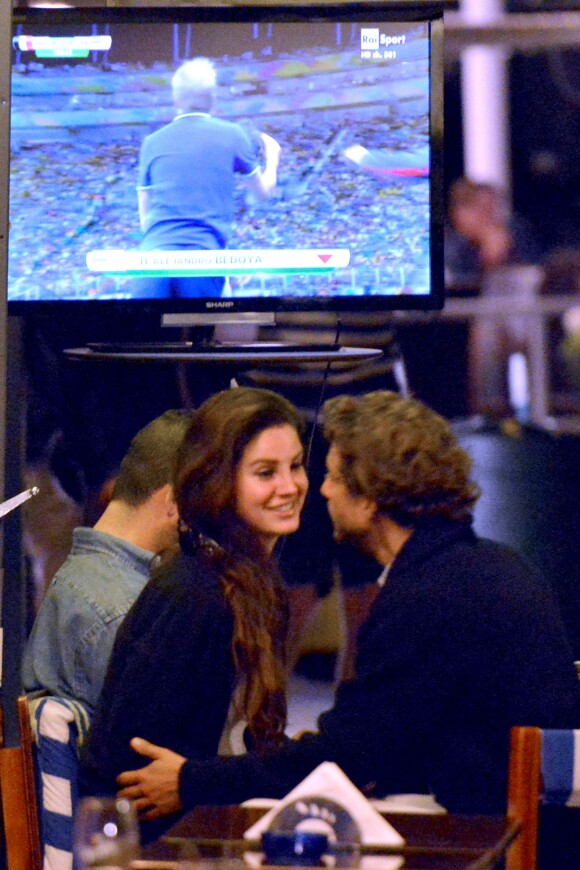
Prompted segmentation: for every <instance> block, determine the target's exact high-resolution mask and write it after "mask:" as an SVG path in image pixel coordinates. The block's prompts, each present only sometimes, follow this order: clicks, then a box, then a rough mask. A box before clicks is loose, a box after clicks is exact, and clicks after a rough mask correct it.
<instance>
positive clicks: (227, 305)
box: [205, 301, 234, 308]
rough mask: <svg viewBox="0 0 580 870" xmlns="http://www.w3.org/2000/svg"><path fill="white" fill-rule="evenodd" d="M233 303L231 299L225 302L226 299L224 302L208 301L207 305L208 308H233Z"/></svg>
mask: <svg viewBox="0 0 580 870" xmlns="http://www.w3.org/2000/svg"><path fill="white" fill-rule="evenodd" d="M233 304H234V303H233V302H231V301H229V302H225V301H224V302H206V303H205V307H206V308H232V307H233Z"/></svg>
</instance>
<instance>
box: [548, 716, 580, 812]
mask: <svg viewBox="0 0 580 870" xmlns="http://www.w3.org/2000/svg"><path fill="white" fill-rule="evenodd" d="M542 778H543V785H544V787H543V802H544V803H550V804H560V805H562V806H567V807H580V730H576V731H559V730H556V729H549V730H545V731H542Z"/></svg>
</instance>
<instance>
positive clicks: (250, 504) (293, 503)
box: [235, 423, 308, 552]
mask: <svg viewBox="0 0 580 870" xmlns="http://www.w3.org/2000/svg"><path fill="white" fill-rule="evenodd" d="M307 491H308V478H307V477H306V470H305V468H304V450H303V447H302V443H301V441H300V438H299V436H298V433H297V432H296V430H295V429H294V428H293V427H292V426H290V425H289V424H288V423H284V424H283V425H281V426H271V427H270V428H268V429H264V430H263V431H262V432H260V433H259V435H256V437H255V438H253V439H252V440H251V441H250V443H249V444H248V446H247V447H246V449H245V450H244V452H243V454H242V458H241V460H240V463H239V465H238V467H237V470H236V487H235V493H236V512H237V514H238V516H239V517H240V518H241V519H242V520H244V522H245V523H247V524H248V525H249V526H250V527H251V528H253V529H254V531H255V532H256V533H257V535H258V536H259V537H260V538H261V540H262V542H263V544H264V546H265V547H266V549H267V550H268V551H269V552H271V551H272V549H273V547H274V544H275V543H276V541H277V540H278V538H279V537H280V535H289V534H291V533H292V532H295V531H296V530H297V529H298V526H299V525H300V514H301V512H302V508H303V506H304V499H305V498H306V493H307Z"/></svg>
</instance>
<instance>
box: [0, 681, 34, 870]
mask: <svg viewBox="0 0 580 870" xmlns="http://www.w3.org/2000/svg"><path fill="white" fill-rule="evenodd" d="M17 707H18V726H19V731H20V746H15V747H12V746H11V747H7V746H5V744H4V716H3V712H2V710H1V709H0V794H1V797H2V820H3V833H4V853H5V858H6V864H7V867H8V870H42V846H41V839H40V824H39V818H38V799H37V793H36V777H35V770H34V755H33V744H34V740H33V736H32V729H31V727H30V715H29V711H28V699H27V698H26V697H25V696H22V697H20V698H18V701H17Z"/></svg>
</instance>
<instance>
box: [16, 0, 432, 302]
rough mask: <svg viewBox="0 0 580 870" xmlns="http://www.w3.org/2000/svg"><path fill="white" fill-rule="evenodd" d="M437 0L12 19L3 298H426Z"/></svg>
mask: <svg viewBox="0 0 580 870" xmlns="http://www.w3.org/2000/svg"><path fill="white" fill-rule="evenodd" d="M441 41H442V19H441V12H440V10H438V8H437V7H436V6H432V7H431V6H425V7H421V6H419V7H417V6H416V5H415V6H411V7H410V8H409V9H407V10H405V7H404V6H403V7H401V6H400V5H398V6H397V7H389V5H388V4H387V5H381V6H380V7H365V6H360V5H358V6H356V7H355V6H343V7H341V6H336V7H332V8H325V9H322V8H317V7H302V8H286V9H283V8H276V7H273V6H268V7H267V8H265V7H256V8H252V9H250V8H240V7H238V8H214V9H211V8H208V9H200V8H199V7H197V8H167V7H166V8H163V9H155V10H153V9H139V10H137V9H134V8H133V9H120V8H106V9H103V8H99V9H95V8H90V9H89V8H84V9H77V10H71V9H68V10H60V9H59V10H57V9H44V10H43V9H30V10H26V11H23V12H15V13H14V16H13V36H12V63H11V130H10V194H9V236H8V300H9V304H10V310H12V311H13V312H16V313H22V312H23V311H26V310H31V309H30V305H31V304H38V303H42V304H45V303H58V304H59V305H62V304H66V305H67V306H68V307H69V308H70V306H71V305H74V306H79V305H80V304H85V303H90V304H91V305H93V306H97V305H98V304H99V303H107V304H110V303H117V304H119V305H124V306H128V307H131V306H137V305H140V306H143V305H148V306H151V307H153V308H158V309H159V310H162V311H164V312H167V311H176V312H181V311H183V312H204V311H221V310H232V311H240V312H249V311H258V312H259V311H273V312H276V311H279V310H284V309H291V310H308V309H312V310H316V309H330V310H337V311H339V310H341V309H347V310H348V309H351V310H352V309H361V308H365V307H370V308H372V307H376V308H381V309H398V308H402V309H405V308H438V307H441V305H442V303H443V288H442V284H443V267H442V215H443V205H442V179H441V174H442V161H441V145H442V123H443V121H442V98H441V94H442V82H441V81H439V79H440V78H442V72H441V53H442V45H441Z"/></svg>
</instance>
